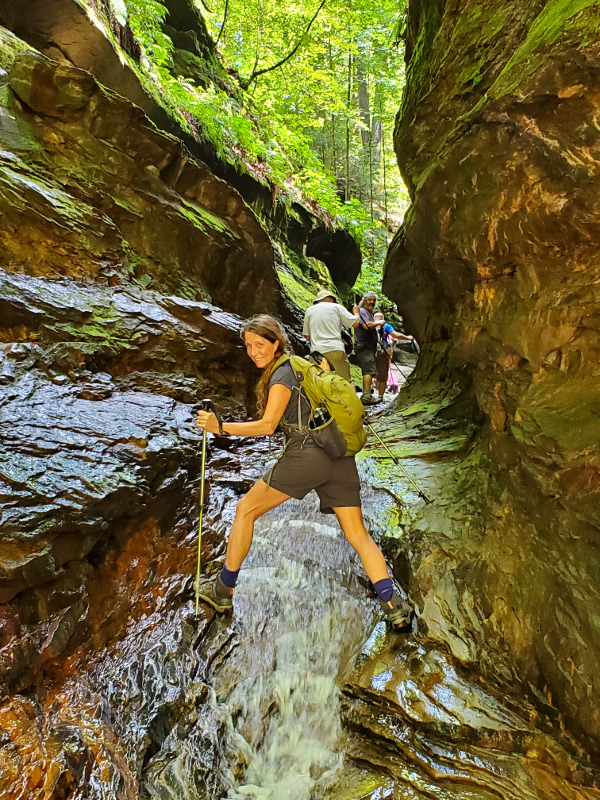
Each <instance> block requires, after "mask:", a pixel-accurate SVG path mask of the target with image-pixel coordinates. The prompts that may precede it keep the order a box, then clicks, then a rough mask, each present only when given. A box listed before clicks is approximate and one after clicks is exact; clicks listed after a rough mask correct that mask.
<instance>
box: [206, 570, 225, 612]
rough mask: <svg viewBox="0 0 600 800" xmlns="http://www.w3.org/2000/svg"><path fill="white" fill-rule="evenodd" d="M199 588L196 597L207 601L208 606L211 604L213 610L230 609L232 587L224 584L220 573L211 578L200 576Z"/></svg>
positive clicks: (222, 610)
mask: <svg viewBox="0 0 600 800" xmlns="http://www.w3.org/2000/svg"><path fill="white" fill-rule="evenodd" d="M199 588H200V591H199V592H198V597H199V598H200V599H201V600H204V602H205V603H208V604H209V606H212V607H213V608H214V609H215V611H218V612H219V613H223V612H224V611H231V609H232V608H233V600H232V599H231V595H232V594H233V589H230V588H229V586H225V584H224V583H223V579H222V578H221V575H220V574H219V575H217V576H213V577H211V578H201V579H200V587H199Z"/></svg>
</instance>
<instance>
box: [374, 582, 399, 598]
mask: <svg viewBox="0 0 600 800" xmlns="http://www.w3.org/2000/svg"><path fill="white" fill-rule="evenodd" d="M373 588H374V589H375V591H376V592H377V597H378V598H379V599H380V600H383V602H384V603H389V601H390V600H391V599H392V595H393V594H394V583H393V581H392V579H391V578H383V580H380V581H377V583H374V584H373Z"/></svg>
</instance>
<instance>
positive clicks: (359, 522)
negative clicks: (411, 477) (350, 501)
mask: <svg viewBox="0 0 600 800" xmlns="http://www.w3.org/2000/svg"><path fill="white" fill-rule="evenodd" d="M333 510H334V511H335V514H336V516H337V518H338V522H339V523H340V526H341V528H342V530H343V531H344V536H345V537H346V539H347V540H348V542H349V544H351V545H352V547H353V548H354V549H355V550H356V552H357V553H358V556H359V558H360V560H361V562H362V565H363V568H364V570H365V572H366V573H367V577H368V578H369V580H370V581H371V583H377V581H381V580H383V579H384V578H389V574H388V569H387V564H386V563H385V558H384V557H383V553H382V552H381V550H380V549H379V547H377V545H376V544H375V542H374V541H373V539H372V538H371V536H370V535H369V532H368V531H367V529H366V528H365V523H364V521H363V515H362V510H361V508H360V507H359V506H346V507H342V508H334V509H333Z"/></svg>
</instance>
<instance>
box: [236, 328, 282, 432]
mask: <svg viewBox="0 0 600 800" xmlns="http://www.w3.org/2000/svg"><path fill="white" fill-rule="evenodd" d="M246 333H255V334H256V335H257V336H262V338H263V339H267V341H269V342H272V343H274V342H277V350H275V357H274V358H273V361H271V363H270V364H268V365H267V366H266V367H265V369H264V370H263V374H262V375H261V378H260V380H259V382H258V384H257V385H256V399H257V406H258V413H259V414H260V416H261V417H262V415H263V414H264V413H265V408H266V407H267V398H268V396H269V380H270V378H271V373H272V372H273V366H274V365H275V362H276V361H277V359H278V358H279V357H280V356H282V355H283V354H284V353H287V352H288V350H289V345H288V340H287V337H286V335H285V331H284V329H283V326H282V324H281V323H280V322H278V321H277V320H276V319H275V318H274V317H270V316H269V315H268V314H259V315H258V316H257V317H253V318H252V319H251V320H249V321H248V322H247V323H246V324H245V325H244V326H243V328H242V332H241V335H242V339H244V334H246Z"/></svg>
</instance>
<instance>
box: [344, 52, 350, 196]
mask: <svg viewBox="0 0 600 800" xmlns="http://www.w3.org/2000/svg"><path fill="white" fill-rule="evenodd" d="M351 103H352V53H348V100H347V106H346V186H345V188H344V198H345V200H346V202H347V201H348V200H349V199H350V106H351Z"/></svg>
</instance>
